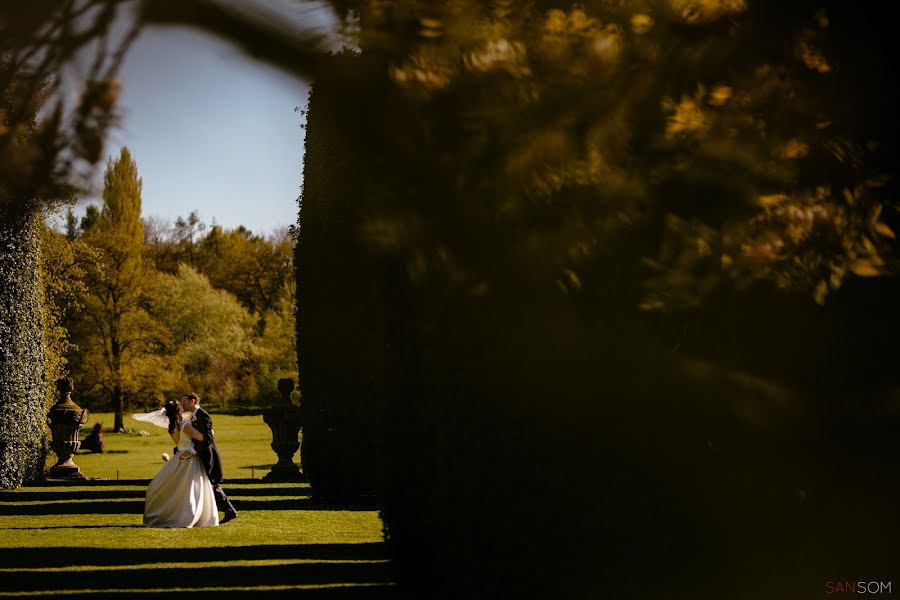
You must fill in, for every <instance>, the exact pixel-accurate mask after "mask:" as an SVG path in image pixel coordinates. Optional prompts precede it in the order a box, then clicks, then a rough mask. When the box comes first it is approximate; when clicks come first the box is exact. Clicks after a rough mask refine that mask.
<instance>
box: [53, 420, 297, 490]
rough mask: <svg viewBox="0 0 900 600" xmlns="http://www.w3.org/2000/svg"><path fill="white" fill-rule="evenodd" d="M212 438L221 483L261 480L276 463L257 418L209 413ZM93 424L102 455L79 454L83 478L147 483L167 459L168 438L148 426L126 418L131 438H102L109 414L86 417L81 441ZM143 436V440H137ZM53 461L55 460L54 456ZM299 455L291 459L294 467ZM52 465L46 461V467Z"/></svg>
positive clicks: (268, 433) (107, 435) (266, 433)
mask: <svg viewBox="0 0 900 600" xmlns="http://www.w3.org/2000/svg"><path fill="white" fill-rule="evenodd" d="M212 420H213V428H214V430H215V433H216V447H217V448H218V449H219V454H220V455H221V457H222V465H223V467H224V473H225V479H249V478H253V477H255V478H257V479H259V478H262V477H263V475H265V474H266V473H268V472H269V469H270V468H271V467H272V465H273V464H275V462H276V461H277V460H278V457H277V456H276V455H275V452H273V451H272V448H271V446H270V444H271V443H272V431H271V429H269V426H268V425H266V424H265V423H264V422H263V418H262V415H256V416H250V417H235V416H231V415H216V414H214V413H213V414H212ZM94 423H102V424H103V429H104V434H103V439H104V440H105V442H106V450H107V452H108V454H93V453H88V452H81V451H79V453H78V454H76V456H75V464H77V465H78V466H79V467H81V471H82V473H84V474H85V475H87V476H88V477H99V478H104V479H116V473H117V472H118V477H119V478H120V479H150V478H152V477H153V476H154V475H155V474H156V472H157V471H159V469H160V467H162V465H163V462H162V453H163V452H166V453H168V454H170V455H171V454H172V446H174V444H173V443H172V438H171V437H169V433H168V432H167V431H166V430H165V429H163V428H161V427H156V426H154V425H150V424H149V423H143V422H141V421H135V420H134V419H132V418H131V414H130V413H128V414H127V416H126V417H125V427H126V428H127V429H130V430H131V431H132V433H106V432H105V430H106V429H111V428H112V425H113V415H112V413H96V414H93V413H92V414H91V415H90V416H89V417H88V422H87V423H86V424H85V426H84V427H83V428H82V430H81V438H82V439H84V437H85V436H86V435H87V434H88V433H90V431H91V428H92V427H93V426H94ZM140 431H145V432H147V433H148V434H149V435H138V432H140ZM54 458H55V457H54ZM298 460H299V455H298V454H295V455H294V462H297V461H298ZM54 462H55V459H54V460H51V461H50V462H49V463H48V464H50V465H52V464H53V463H54Z"/></svg>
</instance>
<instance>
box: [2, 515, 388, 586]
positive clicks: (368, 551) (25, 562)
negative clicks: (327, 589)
mask: <svg viewBox="0 0 900 600" xmlns="http://www.w3.org/2000/svg"><path fill="white" fill-rule="evenodd" d="M133 527H143V526H142V525H134V526H133ZM177 552H178V550H176V549H172V548H115V549H107V548H79V547H49V548H16V549H15V551H14V552H12V551H10V552H9V556H5V557H4V558H3V567H4V568H7V569H21V568H35V569H41V568H57V567H66V566H69V565H71V564H73V557H76V558H77V562H78V563H79V564H84V565H91V566H96V567H112V566H128V565H142V564H148V563H172V562H173V560H174V555H173V553H177ZM189 555H190V557H191V559H192V560H194V561H203V562H219V561H222V562H227V561H230V560H314V561H315V560H320V561H321V560H367V561H377V560H387V559H388V558H389V556H388V550H387V544H385V543H384V542H363V543H359V544H286V545H281V544H261V545H256V546H230V547H227V546H226V547H215V548H204V549H202V550H196V551H194V550H191V551H190V553H189ZM179 562H180V561H179ZM5 576H6V575H5V574H4V577H5Z"/></svg>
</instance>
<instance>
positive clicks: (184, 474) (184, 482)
mask: <svg viewBox="0 0 900 600" xmlns="http://www.w3.org/2000/svg"><path fill="white" fill-rule="evenodd" d="M132 416H133V417H134V418H135V419H137V420H139V421H146V422H149V423H153V424H155V425H159V426H160V427H166V428H167V429H168V431H169V435H171V436H172V440H173V441H174V442H175V444H176V446H175V451H174V456H173V457H172V458H171V459H170V460H169V461H168V462H166V464H165V465H163V468H162V469H160V471H159V473H157V474H156V477H154V478H153V480H152V481H151V482H150V485H149V487H148V488H147V500H146V502H145V505H144V525H146V526H148V527H215V526H216V525H218V524H219V523H220V521H219V512H218V511H219V510H221V511H222V512H223V513H225V515H224V517H222V520H221V523H227V522H228V521H230V520H232V519H234V518H236V517H237V511H236V510H235V509H234V506H232V505H231V502H229V501H228V497H227V496H226V495H225V492H224V491H222V487H221V484H222V463H221V461H220V459H219V451H218V450H217V449H216V443H215V439H214V437H213V428H212V419H211V418H210V416H209V413H208V412H206V411H205V410H203V409H202V408H200V398H199V397H198V396H197V394H194V393H190V394H186V395H184V396H182V398H181V399H180V400H179V401H178V402H176V401H174V400H169V401H168V402H166V405H165V407H163V408H162V409H161V410H158V411H155V412H152V413H145V414H139V415H132Z"/></svg>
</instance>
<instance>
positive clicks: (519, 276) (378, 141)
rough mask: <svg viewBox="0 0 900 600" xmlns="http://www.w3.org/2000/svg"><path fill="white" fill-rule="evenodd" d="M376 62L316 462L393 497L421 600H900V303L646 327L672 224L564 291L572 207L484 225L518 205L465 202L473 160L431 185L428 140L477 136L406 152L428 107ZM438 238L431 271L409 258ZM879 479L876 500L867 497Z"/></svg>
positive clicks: (329, 158) (322, 382) (737, 301)
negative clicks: (562, 268)
mask: <svg viewBox="0 0 900 600" xmlns="http://www.w3.org/2000/svg"><path fill="white" fill-rule="evenodd" d="M367 60H370V59H369V58H353V57H348V56H342V57H338V58H337V59H335V63H334V70H333V72H332V74H331V75H330V76H323V77H320V78H319V80H318V81H317V82H316V84H315V86H314V88H313V92H312V97H311V100H310V114H309V124H308V131H307V141H306V144H307V146H306V162H305V171H304V193H303V197H302V204H301V209H300V232H299V241H298V246H297V255H296V257H297V261H296V264H297V277H298V284H297V290H298V292H297V296H298V333H299V335H298V355H299V360H300V386H301V390H302V392H303V398H304V403H308V405H307V407H306V408H307V409H308V411H309V414H308V416H307V421H306V425H305V429H304V440H303V444H304V445H303V448H302V451H301V453H302V461H303V468H304V471H306V472H307V473H308V474H309V475H310V477H311V479H312V483H313V488H314V490H315V491H317V493H319V494H321V495H324V496H332V497H343V498H352V497H353V496H354V494H361V493H367V492H369V491H375V493H376V494H377V498H378V502H379V506H380V508H381V513H382V517H383V519H384V522H385V528H386V533H387V538H388V541H389V543H390V545H391V547H392V549H393V551H394V557H395V559H396V564H397V569H398V577H399V580H400V583H401V585H403V586H407V588H408V589H409V590H411V591H412V592H413V596H414V597H429V598H495V597H522V598H537V597H546V598H597V597H622V598H624V597H629V598H631V597H634V598H716V597H741V598H752V597H763V596H766V597H773V598H775V597H777V598H794V597H801V596H803V595H804V594H805V593H806V590H809V589H821V585H822V582H823V581H826V580H827V579H828V578H829V577H834V575H833V573H835V572H837V571H842V570H847V571H850V572H860V571H865V572H872V573H874V572H878V573H882V572H885V573H886V572H887V569H889V568H890V563H889V560H890V559H889V558H888V557H889V556H890V555H891V552H890V547H891V544H893V542H892V539H893V538H892V537H891V536H892V532H895V531H896V528H894V527H892V526H890V525H888V523H890V522H892V520H891V514H892V511H893V508H892V507H893V506H895V505H896V502H897V501H898V500H900V485H898V480H897V478H896V475H895V474H894V473H895V469H893V467H891V466H890V464H891V463H890V460H888V459H887V458H886V457H889V456H895V455H896V451H897V450H898V444H897V442H896V439H897V438H896V436H893V437H892V435H891V434H890V431H891V428H892V427H896V426H897V425H898V420H897V418H896V416H895V417H894V418H893V420H891V418H890V417H889V415H888V414H887V413H886V409H885V406H887V404H886V402H887V401H886V400H885V398H886V397H887V396H885V393H886V392H885V390H887V389H890V386H891V385H896V377H895V376H893V375H891V374H890V373H891V361H892V360H894V358H895V357H896V352H897V344H896V342H895V338H896V336H895V335H894V333H895V332H896V327H897V324H898V314H897V311H896V308H895V307H896V306H897V302H900V286H898V284H897V282H896V281H881V282H872V283H870V284H868V285H867V284H865V283H859V284H858V285H857V286H854V287H853V289H852V290H851V289H848V290H847V291H844V292H842V293H841V294H839V295H836V297H835V298H833V299H832V300H830V301H829V303H828V304H827V305H826V306H825V307H824V308H821V307H818V306H815V305H813V304H812V302H811V301H810V300H809V298H808V297H806V295H802V296H792V295H789V294H787V293H784V292H780V291H777V290H773V289H770V288H766V287H764V286H757V287H754V288H751V289H747V290H740V291H736V290H722V291H720V292H717V293H715V294H711V296H710V298H709V299H708V302H707V304H706V305H705V306H704V307H702V308H700V309H696V310H689V311H685V312H682V313H674V314H655V313H646V312H642V311H640V310H638V309H637V306H636V299H637V298H640V297H641V289H642V285H643V276H644V274H643V273H640V272H638V270H636V269H634V268H633V267H632V266H631V265H633V262H632V261H630V260H626V259H625V258H623V257H630V258H631V259H633V258H634V257H636V256H637V257H639V256H641V255H645V256H646V255H652V254H653V249H654V248H655V247H656V245H657V244H658V235H659V232H658V229H655V228H656V227H658V225H659V223H658V222H654V221H653V220H652V219H650V220H648V222H649V225H647V226H646V228H644V229H641V228H639V227H638V226H635V228H634V229H633V230H631V231H630V232H629V235H628V236H627V239H625V238H623V239H613V240H611V241H609V243H608V246H607V247H606V248H605V250H606V252H605V253H604V254H603V255H602V256H601V257H600V258H599V259H598V260H597V261H596V262H595V263H594V264H592V265H591V266H590V267H589V268H585V269H583V270H582V274H583V279H582V282H581V285H580V286H578V289H575V288H574V287H572V286H568V287H566V289H565V291H563V290H562V289H561V288H560V287H559V286H557V285H555V283H554V282H552V281H551V282H547V281H545V280H543V279H542V278H540V277H535V276H534V273H533V272H532V271H530V270H529V269H528V268H523V265H522V264H521V263H519V262H517V255H516V252H517V249H518V247H519V246H517V244H518V243H520V242H521V241H522V239H523V238H525V239H527V238H528V237H529V235H530V234H532V233H533V239H550V238H551V237H552V235H553V232H554V229H553V228H554V227H557V226H558V225H559V224H560V223H561V222H564V219H565V216H566V214H565V207H566V206H568V204H567V203H566V198H565V197H564V196H565V194H559V195H558V196H557V197H554V198H553V202H554V203H555V204H553V206H554V207H555V211H551V210H548V211H547V214H546V215H545V216H544V218H535V219H534V220H533V221H526V220H524V219H523V221H522V222H513V223H512V224H511V225H509V226H508V227H509V228H508V229H507V228H505V227H507V226H506V225H504V221H503V220H502V219H499V218H494V216H495V215H494V213H491V212H490V211H489V210H483V208H484V207H490V206H491V205H492V203H493V202H496V201H497V198H496V197H492V196H491V194H492V193H493V191H492V189H491V187H490V184H491V182H490V181H475V182H465V181H460V180H458V179H454V175H455V171H454V168H453V162H452V159H453V156H452V150H453V145H452V141H451V142H447V143H445V144H444V145H443V146H442V147H444V148H450V151H449V152H448V155H447V156H443V155H442V156H429V157H428V159H423V160H421V161H414V160H410V156H411V153H414V152H415V151H416V148H417V147H419V146H417V144H419V142H420V141H421V139H422V138H417V137H416V136H417V135H420V136H428V135H430V136H431V138H432V139H436V138H438V136H440V135H441V134H442V133H443V134H445V135H452V132H453V129H454V127H453V123H449V124H447V123H438V124H434V125H435V127H434V129H433V130H431V131H429V132H422V131H418V132H416V131H411V132H410V131H403V132H400V133H398V132H397V130H396V128H397V127H401V126H402V125H403V123H404V119H403V118H402V111H403V102H402V101H400V100H398V99H397V98H395V97H393V96H392V95H391V91H390V89H389V86H387V85H385V83H384V81H383V80H382V79H380V78H379V74H383V73H385V72H387V69H386V68H383V67H384V65H379V64H378V63H377V60H376V61H375V62H374V64H368V63H367V62H366V61H367ZM448 132H449V133H448ZM404 143H406V144H407V145H406V146H404V145H403V144H404ZM421 148H427V145H422V146H421ZM429 163H430V164H431V165H433V166H434V170H433V171H427V172H419V171H416V170H415V169H414V168H413V165H416V166H419V167H422V166H423V165H424V166H425V168H426V169H427V168H428V166H429ZM488 172H489V171H488ZM479 185H481V186H482V187H480V188H479ZM501 191H502V190H501ZM688 191H690V190H688ZM539 209H540V207H538V209H537V210H539ZM467 211H470V212H467ZM472 215H475V216H474V217H473V216H472ZM398 216H402V217H403V218H398ZM398 223H399V224H398ZM416 223H420V224H424V225H423V226H422V228H421V229H422V230H423V231H428V232H429V233H430V234H431V235H432V236H433V237H432V238H429V239H428V240H427V241H428V242H429V243H428V244H426V243H421V244H416V243H409V237H410V236H413V237H414V236H416V235H421V231H418V232H417V231H416V230H415V224H416ZM404 236H406V238H405V239H404V240H403V241H404V242H405V243H404V244H397V245H396V246H397V247H401V246H402V247H405V248H408V247H413V248H414V249H415V248H416V247H419V248H426V247H428V246H431V247H434V246H435V245H438V246H439V245H440V244H439V243H437V244H436V243H434V242H435V240H438V242H441V241H444V240H447V243H448V244H452V248H453V249H460V248H464V249H466V250H471V251H473V252H476V253H477V252H480V253H481V254H480V256H481V257H482V259H481V264H480V265H479V266H480V267H481V268H482V272H483V273H487V274H488V275H489V277H488V278H487V279H486V281H485V285H484V286H469V285H465V284H460V281H463V282H464V283H465V280H464V278H463V277H462V276H460V275H459V273H458V271H455V270H454V268H453V265H452V261H451V260H449V259H445V258H446V257H445V255H443V254H441V253H437V254H436V255H435V256H426V257H424V258H422V257H419V256H416V254H415V252H413V253H412V254H409V253H407V252H406V251H405V250H399V251H396V252H392V251H391V242H392V240H394V239H396V238H398V237H401V238H403V237H404ZM441 236H442V237H441ZM541 236H545V237H543V238H542V237H541ZM451 257H452V254H451ZM420 259H421V260H420ZM435 265H437V266H435ZM534 266H535V268H536V269H539V268H540V267H541V265H534ZM564 287H565V286H564ZM892 332H893V333H892ZM869 342H871V344H869ZM879 457H881V458H879ZM892 469H893V470H892ZM854 473H855V474H860V473H865V474H866V476H867V477H871V479H869V480H868V481H869V482H870V483H871V484H872V486H873V487H870V488H868V491H861V490H860V489H856V488H853V487H852V486H847V485H846V484H847V482H848V481H849V480H850V479H852V478H853V476H854ZM848 478H850V479H848ZM876 482H881V483H876ZM867 507H868V508H867ZM854 515H855V516H856V517H858V518H859V519H863V521H864V525H863V526H860V527H857V525H858V522H857V521H855V519H854V517H853V516H854ZM836 526H838V529H836ZM774 584H777V586H776V585H774ZM760 585H762V586H763V588H760V587H759V586H760ZM773 590H774V592H773Z"/></svg>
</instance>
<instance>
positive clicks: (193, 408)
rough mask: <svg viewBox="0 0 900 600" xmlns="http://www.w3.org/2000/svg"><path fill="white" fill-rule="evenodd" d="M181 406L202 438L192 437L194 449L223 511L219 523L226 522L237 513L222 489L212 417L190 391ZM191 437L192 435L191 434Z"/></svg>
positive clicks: (219, 507)
mask: <svg viewBox="0 0 900 600" xmlns="http://www.w3.org/2000/svg"><path fill="white" fill-rule="evenodd" d="M181 408H183V409H184V412H186V413H193V414H192V415H191V425H193V426H194V429H196V430H197V431H198V432H200V435H201V436H203V439H201V440H198V439H196V438H195V439H194V449H195V450H196V451H197V455H198V457H199V458H200V462H201V463H202V464H203V468H204V469H206V473H207V474H208V475H209V481H210V483H212V488H213V496H214V497H215V499H216V506H217V507H218V509H219V510H221V511H222V512H224V513H225V516H224V517H222V521H221V523H227V522H228V521H231V520H232V519H236V518H237V516H238V513H237V511H236V510H234V506H232V505H231V502H229V501H228V497H227V496H226V495H225V492H223V491H222V488H221V484H222V461H221V460H220V459H219V451H218V449H216V440H215V438H214V436H213V428H212V418H210V416H209V413H208V412H206V411H205V410H203V409H202V408H200V396H198V395H197V394H195V393H193V392H191V393H190V394H185V395H184V396H182V398H181ZM192 437H193V436H192Z"/></svg>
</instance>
